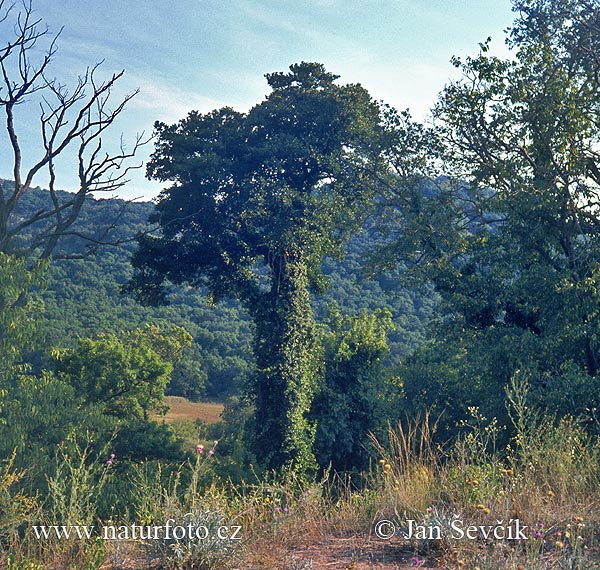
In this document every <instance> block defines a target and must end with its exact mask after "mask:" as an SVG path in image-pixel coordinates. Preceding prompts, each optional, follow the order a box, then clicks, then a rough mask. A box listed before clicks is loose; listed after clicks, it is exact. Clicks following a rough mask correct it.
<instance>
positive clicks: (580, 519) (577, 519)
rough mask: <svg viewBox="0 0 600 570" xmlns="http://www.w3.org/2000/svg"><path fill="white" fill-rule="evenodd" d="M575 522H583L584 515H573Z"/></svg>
mask: <svg viewBox="0 0 600 570" xmlns="http://www.w3.org/2000/svg"><path fill="white" fill-rule="evenodd" d="M573 522H576V523H582V522H583V518H582V517H573Z"/></svg>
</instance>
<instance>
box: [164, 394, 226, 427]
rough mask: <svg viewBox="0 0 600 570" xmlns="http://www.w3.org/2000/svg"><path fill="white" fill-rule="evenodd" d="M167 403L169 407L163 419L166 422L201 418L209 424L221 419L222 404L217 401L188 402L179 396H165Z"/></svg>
mask: <svg viewBox="0 0 600 570" xmlns="http://www.w3.org/2000/svg"><path fill="white" fill-rule="evenodd" d="M166 400H167V404H168V405H169V406H170V407H171V409H170V410H169V412H168V413H167V415H166V416H164V417H162V418H159V419H160V420H162V419H164V421H166V422H167V423H173V422H178V421H182V420H192V421H195V420H198V419H199V420H203V421H205V422H207V423H209V424H214V423H217V422H220V421H221V412H222V411H223V404H219V403H217V402H190V401H189V400H187V399H185V398H182V397H181V396H167V397H166Z"/></svg>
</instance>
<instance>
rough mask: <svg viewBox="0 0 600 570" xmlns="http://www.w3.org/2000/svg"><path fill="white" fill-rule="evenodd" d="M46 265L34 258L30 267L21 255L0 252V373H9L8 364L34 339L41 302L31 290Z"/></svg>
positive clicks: (38, 280)
mask: <svg viewBox="0 0 600 570" xmlns="http://www.w3.org/2000/svg"><path fill="white" fill-rule="evenodd" d="M47 266H48V264H47V263H46V262H36V263H33V266H32V267H29V266H28V265H27V262H26V260H24V259H19V258H16V257H13V256H10V255H7V254H5V253H0V359H1V360H2V371H1V372H0V377H2V376H5V375H7V374H10V368H11V366H12V365H14V364H16V363H18V362H19V361H20V359H21V355H22V352H23V350H24V349H25V348H28V347H30V346H31V343H32V341H33V339H34V336H35V332H36V327H35V318H34V317H35V316H36V315H37V314H39V312H40V311H41V309H42V306H43V305H42V304H41V303H40V301H39V300H36V299H35V298H33V297H31V296H30V291H31V289H32V288H33V287H34V286H39V285H40V283H41V278H42V274H43V272H44V270H45V269H46V268H47Z"/></svg>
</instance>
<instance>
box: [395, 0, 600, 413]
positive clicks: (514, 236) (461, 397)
mask: <svg viewBox="0 0 600 570" xmlns="http://www.w3.org/2000/svg"><path fill="white" fill-rule="evenodd" d="M514 8H515V10H516V11H518V17H517V19H516V21H515V23H514V25H513V27H512V28H511V30H510V34H509V37H508V43H509V46H510V47H511V48H512V51H513V56H512V57H511V58H510V59H500V58H498V57H494V56H492V55H491V50H490V43H489V42H484V43H482V44H481V46H480V48H481V49H480V53H479V54H478V55H477V56H475V57H470V58H467V59H466V60H464V61H461V60H459V59H455V60H454V63H455V65H456V66H457V67H458V68H459V69H460V70H461V71H462V77H461V79H459V80H458V81H456V82H454V83H452V84H450V85H449V86H448V87H447V88H446V89H445V90H444V91H443V92H442V94H441V97H440V100H439V103H438V104H437V106H436V107H435V109H434V117H435V126H436V130H437V133H436V134H437V136H438V137H439V140H440V141H441V143H442V146H443V149H444V150H443V154H442V157H443V159H444V162H443V165H444V169H445V172H446V173H447V174H450V175H452V176H453V178H443V179H441V178H440V179H438V180H437V183H436V184H432V183H429V185H425V186H423V185H422V186H421V188H420V192H413V194H412V196H413V197H414V201H413V202H408V201H407V200H406V192H405V186H403V187H402V192H401V193H400V197H401V198H402V200H400V199H398V200H396V205H397V208H398V209H397V211H398V212H400V211H401V212H402V223H403V224H404V226H403V229H402V231H401V232H400V234H401V238H402V239H401V240H399V241H398V242H396V245H395V248H396V249H395V252H396V253H401V254H402V255H403V256H404V257H405V258H409V259H411V260H412V261H413V262H418V263H417V264H416V265H415V267H416V268H417V271H418V272H421V271H424V274H425V276H427V277H428V278H431V279H432V280H433V282H434V284H435V285H436V287H437V290H438V291H439V292H440V293H441V295H442V299H443V302H444V308H445V310H446V313H447V315H448V319H447V320H446V321H445V322H446V324H449V325H450V326H448V327H445V328H444V329H443V330H444V333H445V335H446V339H445V341H444V344H445V346H446V348H444V347H442V348H443V350H441V349H440V347H439V346H438V347H437V348H436V355H434V358H433V360H431V359H430V360H429V364H433V362H434V361H435V360H436V359H438V358H439V356H440V355H441V354H443V353H444V350H446V349H447V346H448V341H449V339H451V341H450V342H452V343H453V344H454V346H455V347H457V348H456V350H455V351H450V352H452V354H453V356H452V357H451V359H453V362H454V365H456V363H457V362H459V361H461V362H462V364H461V366H462V367H463V369H462V372H459V374H458V376H459V377H460V378H462V380H461V382H463V383H464V382H465V378H467V379H468V388H466V389H465V387H464V385H463V387H462V389H461V390H459V391H458V392H456V390H454V389H453V388H452V387H451V386H450V383H451V382H452V381H451V380H449V375H448V374H446V373H442V374H439V379H440V381H439V382H437V383H434V382H429V383H428V382H427V381H425V382H424V381H423V377H424V376H425V377H426V378H429V379H430V380H431V379H432V378H434V376H435V374H434V373H432V374H423V372H421V373H420V374H418V373H417V374H416V378H417V382H418V383H420V385H419V384H415V386H414V387H413V388H414V390H413V393H414V394H415V395H416V393H420V394H421V395H423V396H424V397H425V399H426V401H427V403H429V404H431V403H433V402H439V403H441V402H442V401H444V400H445V399H446V398H448V397H449V395H448V390H451V391H454V392H455V395H457V402H458V404H459V405H460V404H461V403H462V404H464V405H469V403H475V402H476V401H477V400H478V399H479V400H481V399H482V398H484V397H485V398H487V401H488V402H496V403H500V404H501V401H502V398H501V397H498V396H500V395H501V394H502V390H503V387H504V386H505V385H506V383H507V381H508V379H509V378H510V377H511V376H512V375H513V374H514V373H515V371H516V370H517V369H521V370H528V371H529V373H530V377H531V380H532V383H533V384H534V386H535V387H539V390H538V394H539V395H540V397H543V399H544V400H545V402H546V403H547V404H548V405H551V406H552V407H554V408H555V409H562V411H567V410H570V411H572V410H573V409H577V410H578V411H582V412H583V411H584V408H585V406H586V405H588V404H589V403H590V401H595V400H597V386H598V382H597V380H598V378H599V371H600V313H599V311H598V307H599V306H600V295H599V291H600V280H599V276H600V265H599V264H598V259H600V211H599V205H600V128H599V125H600V83H599V77H600V40H599V39H598V38H599V37H600V35H599V33H598V32H599V29H600V28H599V25H600V3H599V2H598V0H584V1H581V0H577V1H572V0H523V1H515V2H514ZM423 189H424V191H423ZM391 251H394V247H391V248H390V249H389V252H391ZM415 252H417V253H416V255H415ZM420 275H422V273H420ZM422 364H423V362H421V365H422ZM443 368H444V367H443V366H442V368H441V369H440V370H442V371H443ZM417 372H418V371H417ZM430 372H431V370H430ZM490 396H493V397H490ZM591 407H593V406H590V408H591ZM492 411H493V413H501V409H496V410H492Z"/></svg>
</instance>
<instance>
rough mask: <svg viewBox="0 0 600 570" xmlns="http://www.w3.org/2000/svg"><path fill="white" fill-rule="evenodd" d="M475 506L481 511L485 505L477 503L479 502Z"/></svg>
mask: <svg viewBox="0 0 600 570" xmlns="http://www.w3.org/2000/svg"><path fill="white" fill-rule="evenodd" d="M477 508H478V509H479V510H480V511H483V509H485V505H484V504H483V503H479V504H478V505H477Z"/></svg>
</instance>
